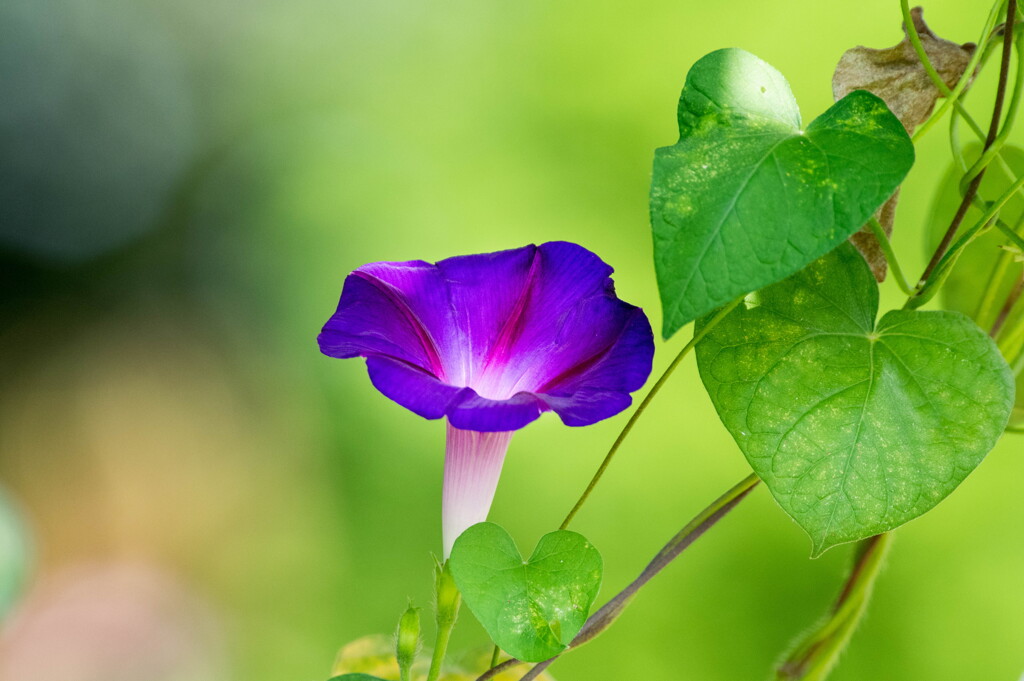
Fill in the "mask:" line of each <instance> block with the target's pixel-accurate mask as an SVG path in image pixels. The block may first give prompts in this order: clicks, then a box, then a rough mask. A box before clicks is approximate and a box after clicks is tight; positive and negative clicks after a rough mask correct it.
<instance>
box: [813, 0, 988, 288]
mask: <svg viewBox="0 0 1024 681" xmlns="http://www.w3.org/2000/svg"><path fill="white" fill-rule="evenodd" d="M922 12H923V10H922V9H921V8H920V7H915V8H914V9H913V10H911V17H912V18H913V20H914V29H915V30H916V31H917V34H918V36H920V38H921V44H922V45H923V46H924V49H925V52H926V53H927V54H928V58H929V59H930V60H931V62H932V65H933V66H934V67H935V70H936V71H938V73H939V75H940V76H942V80H943V81H945V83H946V85H947V86H948V87H950V88H952V87H954V86H955V85H956V83H957V82H958V81H959V80H960V78H961V77H962V76H963V74H964V71H965V70H966V69H967V66H968V63H969V62H970V59H971V55H973V54H974V50H975V45H974V44H973V43H966V44H964V45H958V44H956V43H954V42H951V41H949V40H943V39H942V38H940V37H938V36H937V35H935V33H933V32H932V30H931V29H930V28H928V25H927V24H925V23H924V19H923V18H922ZM903 32H904V34H906V32H907V30H906V26H904V27H903ZM854 90H868V91H869V92H871V93H873V94H875V95H878V96H879V97H881V98H882V100H883V101H884V102H885V103H886V104H887V105H888V106H889V108H890V109H891V110H892V112H893V113H894V114H896V117H897V118H899V119H900V122H901V123H903V127H905V128H906V129H907V134H912V133H913V132H914V129H915V128H917V126H918V125H920V124H921V123H923V122H924V121H925V120H927V118H928V116H930V115H931V113H932V109H934V108H935V100H937V99H938V98H939V97H940V96H941V94H940V93H939V90H938V88H936V87H935V85H934V84H933V83H932V81H931V79H930V78H929V77H928V74H927V73H926V72H925V70H924V67H923V66H922V65H921V61H920V60H919V59H918V57H917V53H916V52H914V47H913V45H911V44H910V39H909V38H908V37H906V35H905V36H904V38H903V40H902V41H900V43H899V44H898V45H895V46H893V47H887V48H884V49H873V48H870V47H863V46H860V47H855V48H853V49H852V50H847V51H846V52H845V53H844V54H843V56H842V58H841V59H840V60H839V64H838V65H837V66H836V70H835V74H834V75H833V76H832V95H833V96H834V97H835V99H836V101H838V100H840V99H841V98H843V97H845V96H846V95H847V94H849V93H850V92H852V91H854ZM898 199H899V193H898V192H897V193H896V194H894V195H893V197H892V198H891V199H889V200H888V201H886V202H885V204H884V205H883V206H882V207H881V208H879V209H878V212H877V213H876V214H875V217H876V218H877V219H878V221H879V222H880V223H881V224H882V227H883V228H884V229H885V233H886V234H890V235H891V234H892V225H893V219H894V218H895V215H896V202H897V200H898ZM850 240H851V241H852V242H853V243H854V245H855V246H856V247H857V249H858V250H860V252H861V253H862V254H863V255H864V258H865V259H866V260H867V261H868V264H869V265H870V266H871V271H872V272H873V273H874V275H875V279H877V280H878V281H883V280H884V279H885V274H886V262H885V256H884V255H883V254H882V250H881V247H880V246H879V244H878V240H877V239H875V236H874V234H872V233H871V229H870V228H869V227H867V226H865V227H864V228H863V229H861V231H860V232H858V233H857V234H855V235H853V236H852V237H851V238H850Z"/></svg>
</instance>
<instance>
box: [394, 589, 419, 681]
mask: <svg viewBox="0 0 1024 681" xmlns="http://www.w3.org/2000/svg"><path fill="white" fill-rule="evenodd" d="M419 650H420V609H419V608H414V607H412V603H410V604H409V607H408V608H406V610H405V612H404V613H402V618H401V619H400V620H399V621H398V631H396V632H395V657H397V658H398V668H399V670H400V673H401V676H402V678H403V679H408V678H410V674H411V671H412V665H413V662H415V661H416V655H417V653H419Z"/></svg>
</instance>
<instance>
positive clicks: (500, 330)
mask: <svg viewBox="0 0 1024 681" xmlns="http://www.w3.org/2000/svg"><path fill="white" fill-rule="evenodd" d="M611 272H612V269H611V267H609V266H608V265H607V264H605V263H604V262H603V261H601V259H600V258H598V257H597V256H596V255H594V254H593V253H591V252H590V251H588V250H586V249H584V248H582V247H581V246H577V245H576V244H570V243H565V242H552V243H546V244H543V245H541V246H539V247H537V246H527V247H525V248H520V249H516V250H511V251H501V252H498V253H488V254H483V255H468V256H460V257H455V258H449V259H447V260H442V261H441V262H439V263H437V265H429V264H427V263H424V262H419V261H414V262H404V263H374V264H371V265H366V266H363V267H361V268H359V269H358V270H356V271H355V272H353V273H352V274H351V275H349V277H348V279H347V280H346V283H345V290H344V291H343V293H342V300H341V302H340V303H339V306H338V311H337V312H336V313H335V314H334V316H332V317H331V319H330V320H329V321H328V323H327V325H326V326H325V327H324V330H323V333H321V335H320V339H319V340H320V345H321V349H322V351H323V352H324V353H325V354H328V355H331V356H334V357H352V356H356V355H362V356H366V357H368V358H370V359H373V358H378V359H380V360H381V361H379V362H378V361H369V360H368V362H367V365H368V366H369V367H370V372H371V379H372V380H373V383H374V385H375V386H376V387H377V388H378V389H379V390H380V391H381V392H383V393H384V394H385V395H387V396H388V397H390V398H391V399H393V400H395V401H396V402H398V403H399V404H402V405H403V406H406V407H407V408H409V409H411V410H412V411H414V412H416V413H417V414H420V415H421V416H424V417H426V418H439V417H440V416H443V415H447V416H448V417H449V418H450V420H451V422H452V424H453V425H454V426H455V427H457V428H461V429H465V430H477V431H488V432H497V431H503V430H513V429H518V428H521V427H523V426H524V425H526V424H527V423H529V422H530V421H533V420H534V419H536V418H537V417H538V416H539V415H540V413H541V412H543V411H546V410H548V409H553V410H555V411H556V412H558V413H559V415H560V416H561V418H562V420H563V421H564V422H565V423H566V424H569V425H587V424H589V423H594V422H596V421H599V420H601V419H603V418H607V417H609V416H612V415H614V414H617V413H618V412H620V411H622V410H623V409H625V408H626V407H627V406H629V404H630V401H631V400H630V397H629V393H630V392H632V391H634V390H637V389H638V388H640V387H641V386H642V385H643V383H644V382H645V381H646V379H647V377H648V375H649V374H650V370H651V361H652V358H653V354H654V339H653V334H652V332H651V328H650V324H649V323H648V321H647V318H646V316H645V315H644V314H643V312H642V311H641V310H640V309H639V308H636V307H634V306H632V305H629V304H627V303H624V302H622V301H621V300H619V299H618V298H616V297H615V292H614V286H613V284H612V281H611V279H610V277H609V275H610V274H611ZM385 359H388V361H384V360H385Z"/></svg>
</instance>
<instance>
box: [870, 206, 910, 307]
mask: <svg viewBox="0 0 1024 681" xmlns="http://www.w3.org/2000/svg"><path fill="white" fill-rule="evenodd" d="M868 225H869V226H870V227H871V232H872V233H873V234H874V235H875V239H877V240H878V245H879V246H881V247H882V253H884V254H885V260H886V262H888V263H889V269H891V270H892V276H893V278H894V279H895V280H896V284H897V285H898V286H899V287H900V290H901V291H903V293H904V294H906V295H908V296H909V295H911V294H912V293H913V290H912V289H911V288H910V284H908V283H907V278H906V277H904V276H903V269H902V268H901V267H900V263H899V261H898V260H896V252H895V251H894V250H893V248H892V243H891V242H890V241H889V235H887V234H886V233H885V229H883V228H882V223H880V222H879V221H878V218H876V217H875V216H873V215H872V216H871V219H870V220H868Z"/></svg>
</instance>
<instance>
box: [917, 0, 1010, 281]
mask: <svg viewBox="0 0 1024 681" xmlns="http://www.w3.org/2000/svg"><path fill="white" fill-rule="evenodd" d="M900 5H901V8H902V9H903V16H904V21H905V22H908V23H907V34H908V36H910V38H911V43H912V44H913V45H914V49H915V51H917V53H918V57H919V58H921V59H922V60H923V61H922V64H924V66H925V71H927V72H928V75H929V77H932V79H933V81H935V82H936V87H938V83H939V82H941V81H942V78H941V77H939V76H938V73H937V72H936V71H935V68H934V67H932V66H931V64H930V62H929V60H928V55H927V54H926V53H925V52H924V46H923V45H921V39H920V37H919V36H918V35H917V31H916V30H914V26H913V19H912V17H911V16H910V8H909V5H908V3H907V0H900ZM1006 6H1007V12H1006V25H1005V27H1004V36H1003V53H1002V60H1001V62H1000V65H999V85H998V87H997V89H996V99H995V104H993V106H992V118H991V121H990V123H989V129H988V134H987V135H986V136H985V145H984V147H983V149H982V154H984V153H985V152H986V151H988V149H989V147H991V146H992V143H993V142H994V141H995V138H996V134H997V132H998V129H999V122H1000V120H1001V118H1002V111H1003V101H1004V100H1005V98H1006V86H1007V80H1008V74H1009V69H1010V54H1011V52H1012V48H1013V32H1014V31H1013V25H1014V19H1015V18H1016V14H1017V0H1008V2H1007V5H1006ZM933 74H934V75H933ZM936 78H937V80H936ZM942 87H945V83H942ZM946 89H947V91H948V88H946ZM941 90H942V88H940V91H941ZM984 175H985V169H984V168H982V169H981V171H980V172H979V173H978V174H977V175H975V176H974V178H973V179H972V180H971V181H970V184H969V185H968V186H967V189H966V191H965V192H964V197H963V199H962V200H961V202H960V207H959V208H958V209H957V211H956V214H955V215H954V216H953V219H952V221H951V222H950V224H949V227H948V228H947V229H946V233H945V234H944V235H943V237H942V240H941V242H940V243H939V246H938V248H936V249H935V253H934V254H933V255H932V258H931V260H930V261H929V262H928V266H927V267H926V268H925V270H924V273H923V274H922V275H921V278H920V279H919V280H918V286H917V288H918V289H921V287H922V285H923V284H924V283H925V282H927V281H928V280H929V279H930V278H931V275H932V273H933V272H934V271H935V270H936V268H937V267H938V266H939V264H940V263H941V261H942V259H943V257H944V256H945V255H946V251H947V249H948V248H949V245H950V243H951V242H952V240H953V237H954V236H956V232H957V230H958V229H959V228H960V223H961V222H963V219H964V216H965V215H966V214H967V209H968V208H969V207H970V205H971V202H972V200H973V199H974V196H975V194H976V193H977V191H978V187H979V186H980V185H981V180H982V178H983V177H984Z"/></svg>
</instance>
